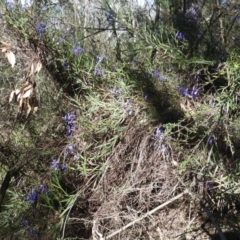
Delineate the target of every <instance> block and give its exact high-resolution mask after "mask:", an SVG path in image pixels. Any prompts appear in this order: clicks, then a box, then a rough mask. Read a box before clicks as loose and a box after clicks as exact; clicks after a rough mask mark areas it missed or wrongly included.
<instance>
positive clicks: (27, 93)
mask: <svg viewBox="0 0 240 240" xmlns="http://www.w3.org/2000/svg"><path fill="white" fill-rule="evenodd" d="M32 92H33V88H30V89H28V90H27V91H26V92H24V94H22V96H21V98H23V99H25V98H28V97H30V96H31V94H32Z"/></svg>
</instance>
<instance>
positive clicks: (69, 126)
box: [63, 111, 76, 136]
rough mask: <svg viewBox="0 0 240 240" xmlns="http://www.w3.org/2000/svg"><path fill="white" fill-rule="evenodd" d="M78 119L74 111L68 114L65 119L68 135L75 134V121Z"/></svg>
mask: <svg viewBox="0 0 240 240" xmlns="http://www.w3.org/2000/svg"><path fill="white" fill-rule="evenodd" d="M75 117H76V112H75V111H72V112H69V113H67V114H66V115H65V116H64V117H63V119H65V121H66V123H67V127H66V135H67V136H70V135H71V134H72V133H73V130H74V123H73V121H74V119H75Z"/></svg>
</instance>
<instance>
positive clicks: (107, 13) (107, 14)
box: [105, 12, 114, 22]
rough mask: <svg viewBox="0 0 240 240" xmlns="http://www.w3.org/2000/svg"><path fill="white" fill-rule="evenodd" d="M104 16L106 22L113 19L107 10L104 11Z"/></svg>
mask: <svg viewBox="0 0 240 240" xmlns="http://www.w3.org/2000/svg"><path fill="white" fill-rule="evenodd" d="M105 17H106V20H107V21H108V22H112V21H113V20H114V17H113V15H112V14H110V13H109V12H106V13H105Z"/></svg>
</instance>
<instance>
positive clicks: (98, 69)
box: [94, 67, 105, 77]
mask: <svg viewBox="0 0 240 240" xmlns="http://www.w3.org/2000/svg"><path fill="white" fill-rule="evenodd" d="M104 74H105V71H104V70H102V69H100V68H96V67H95V69H94V75H95V76H99V77H102V76H103V75H104Z"/></svg>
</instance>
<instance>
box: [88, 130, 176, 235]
mask: <svg viewBox="0 0 240 240" xmlns="http://www.w3.org/2000/svg"><path fill="white" fill-rule="evenodd" d="M169 141H170V139H168V138H167V137H166V136H164V135H162V136H161V137H157V136H156V134H154V132H150V133H147V127H142V126H141V127H138V128H136V127H135V128H134V127H133V126H131V127H130V128H129V129H128V131H127V133H126V136H125V138H124V140H122V141H121V142H120V143H119V144H118V145H117V146H116V148H115V150H114V151H113V153H112V155H111V156H110V157H109V159H108V162H107V164H108V167H107V169H106V171H105V173H104V174H103V177H102V179H101V180H100V182H99V183H98V186H97V187H96V188H95V190H94V192H93V194H92V196H91V198H90V199H89V202H90V204H93V205H95V204H96V203H97V202H98V203H99V208H98V210H97V211H96V212H95V213H94V223H95V224H94V227H95V228H96V226H97V228H98V229H99V231H100V232H101V234H103V235H108V234H109V233H110V232H112V231H114V230H117V229H119V228H121V227H122V226H124V225H125V224H127V223H129V222H131V221H133V220H134V219H136V218H138V217H139V216H141V215H143V214H144V213H146V212H148V211H149V210H151V209H153V208H154V207H156V206H158V205H160V204H161V203H164V202H165V201H167V200H169V199H170V198H172V197H173V196H175V195H176V194H177V193H179V189H180V184H179V182H178V179H177V177H176V176H175V175H174V173H173V171H172V169H173V166H172V161H173V152H172V150H171V148H170V145H169ZM134 228H136V226H134ZM139 229H142V231H143V229H144V228H142V226H141V227H140V228H139ZM134 232H135V233H136V232H138V231H137V229H135V230H134ZM143 232H144V233H146V231H143ZM135 237H136V236H135ZM125 239H127V238H125Z"/></svg>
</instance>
